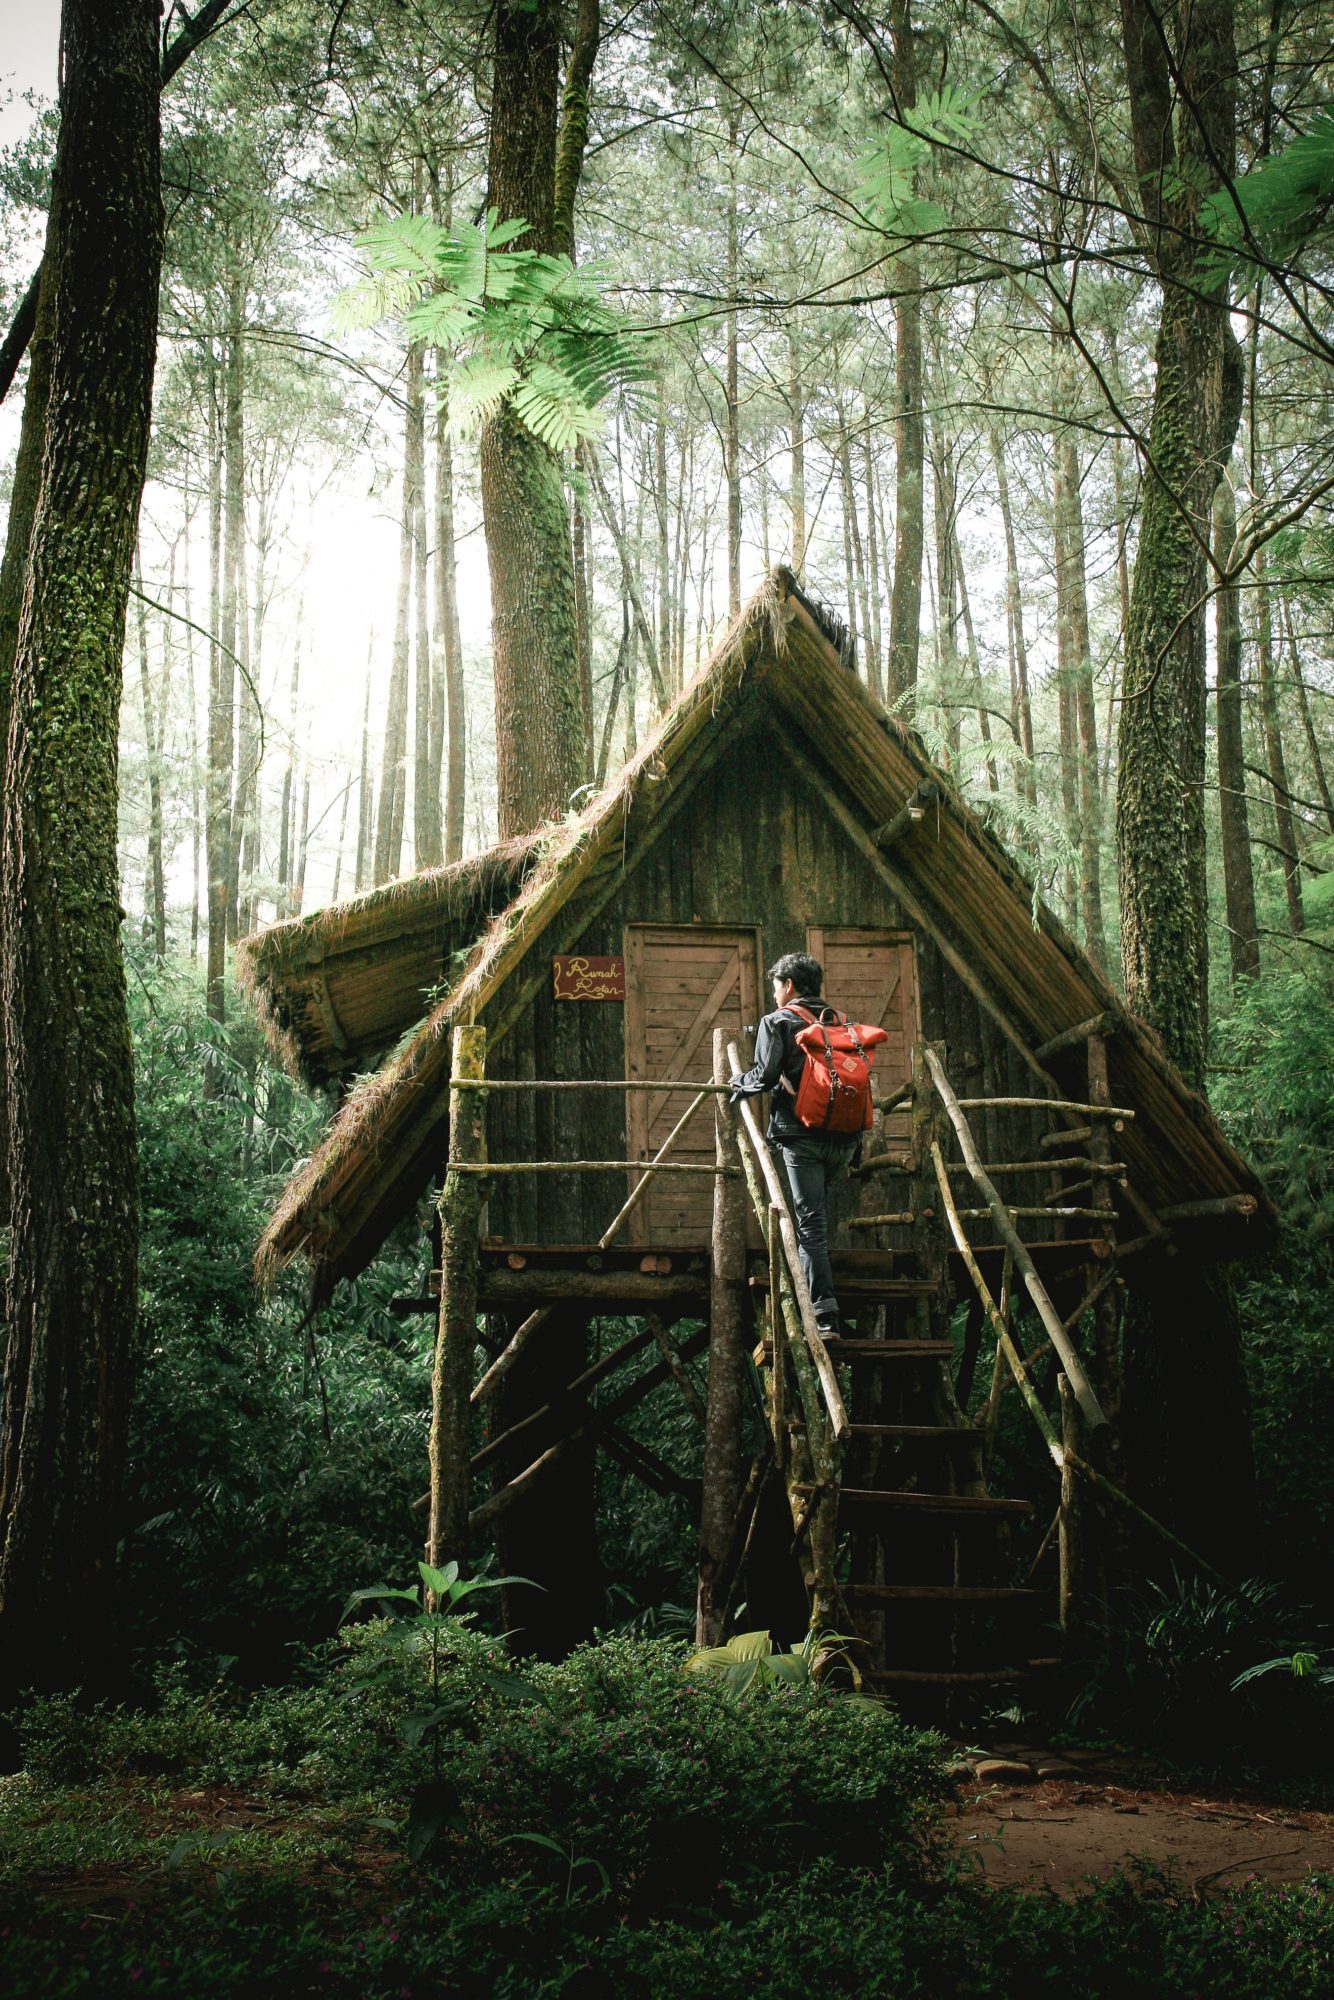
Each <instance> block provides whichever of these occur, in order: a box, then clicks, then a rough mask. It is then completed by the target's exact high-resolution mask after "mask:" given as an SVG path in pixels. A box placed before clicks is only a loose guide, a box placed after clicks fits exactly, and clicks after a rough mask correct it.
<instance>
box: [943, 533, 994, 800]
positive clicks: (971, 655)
mask: <svg viewBox="0 0 1334 2000" xmlns="http://www.w3.org/2000/svg"><path fill="white" fill-rule="evenodd" d="M954 575H955V579H956V581H957V583H958V586H959V609H960V611H961V613H962V614H963V630H964V637H965V639H966V640H967V642H968V677H969V679H970V680H971V682H972V684H973V700H974V701H975V702H976V703H977V729H978V734H979V735H980V737H981V738H982V741H983V742H984V743H985V744H986V746H987V784H988V786H989V788H990V789H991V790H992V791H993V792H998V791H999V790H1000V773H999V772H998V771H997V769H996V759H995V758H994V757H993V756H992V754H991V717H990V716H989V715H988V713H987V692H986V688H985V687H984V686H983V682H982V655H981V653H980V652H979V650H978V644H977V633H976V632H975V631H974V629H973V607H972V604H971V603H970V601H969V597H968V579H967V577H966V576H965V575H964V570H963V550H962V549H961V548H960V546H959V530H958V527H957V525H956V527H955V530H954Z"/></svg>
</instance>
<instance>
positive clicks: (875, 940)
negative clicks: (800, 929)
mask: <svg viewBox="0 0 1334 2000" xmlns="http://www.w3.org/2000/svg"><path fill="white" fill-rule="evenodd" d="M806 949H807V950H808V951H809V952H810V954H811V956H812V958H817V959H818V960H819V961H820V963H821V965H822V966H823V967H824V990H825V996H826V998H827V999H828V1000H829V1002H830V1004H831V1005H832V1006H834V1007H837V1008H839V1009H840V1011H841V1012H842V1013H844V1014H850V1015H851V1016H852V1018H853V1020H854V1021H866V1022H868V1023H869V1024H870V1026H872V1027H876V1028H883V1029H884V1030H885V1032H886V1034H887V1035H888V1037H889V1039H888V1041H885V1042H881V1043H880V1045H879V1047H878V1048H877V1049H876V1052H875V1094H876V1096H877V1097H888V1096H889V1094H890V1092H891V1091H893V1090H895V1089H897V1087H898V1086H899V1084H901V1083H905V1082H906V1081H907V1079H908V1076H909V1074H910V1072H911V1069H912V1047H913V1043H914V1041H916V1039H917V1037H918V1035H919V1034H920V1032H921V1025H920V1015H919V1009H918V1000H917V974H916V966H915V962H914V959H913V946H912V934H911V933H910V932H907V931H869V930H849V929H844V928H838V929H835V928H831V927H829V926H825V927H822V928H819V929H811V930H808V931H807V933H806ZM883 1136H884V1141H885V1144H886V1145H887V1146H888V1147H889V1149H890V1150H891V1151H892V1152H899V1151H904V1152H906V1151H907V1149H908V1147H909V1145H910V1144H911V1140H912V1111H911V1107H910V1106H909V1105H904V1107H903V1108H902V1109H901V1110H899V1111H893V1112H891V1113H890V1115H889V1117H888V1118H886V1119H885V1120H884V1135H883Z"/></svg>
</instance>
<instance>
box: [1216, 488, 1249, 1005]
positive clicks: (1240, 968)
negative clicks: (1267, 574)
mask: <svg viewBox="0 0 1334 2000" xmlns="http://www.w3.org/2000/svg"><path fill="white" fill-rule="evenodd" d="M1236 539H1237V508H1236V502H1235V501H1234V500H1233V497H1232V487H1231V485H1230V484H1229V482H1228V481H1227V479H1226V478H1223V479H1220V480H1219V482H1218V491H1217V492H1216V493H1215V495H1214V561H1215V562H1216V564H1217V565H1218V568H1219V569H1220V570H1224V571H1225V570H1226V569H1227V568H1228V566H1229V565H1230V563H1231V561H1232V549H1233V544H1234V543H1235V541H1236ZM1238 595H1239V593H1238V591H1237V588H1236V585H1235V584H1228V585H1227V586H1226V587H1225V588H1224V589H1222V590H1220V591H1219V593H1218V596H1217V598H1216V599H1215V605H1216V612H1215V617H1216V625H1215V632H1216V653H1217V660H1218V685H1217V690H1216V694H1215V712H1214V720H1215V725H1216V735H1217V739H1218V817H1219V825H1220V828H1221V831H1222V848H1223V895H1224V900H1225V902H1226V905H1227V941H1228V954H1229V958H1230V960H1231V965H1232V983H1233V985H1234V986H1236V985H1237V984H1238V983H1239V982H1240V981H1241V980H1243V979H1254V978H1255V976H1256V974H1257V973H1258V972H1259V970H1260V939H1259V936H1258V934H1257V931H1256V918H1255V875H1254V871H1253V869H1252V866H1251V829H1250V820H1249V811H1248V807H1247V803H1246V752H1245V749H1244V747H1243V744H1242V733H1241V607H1240V604H1239V602H1238Z"/></svg>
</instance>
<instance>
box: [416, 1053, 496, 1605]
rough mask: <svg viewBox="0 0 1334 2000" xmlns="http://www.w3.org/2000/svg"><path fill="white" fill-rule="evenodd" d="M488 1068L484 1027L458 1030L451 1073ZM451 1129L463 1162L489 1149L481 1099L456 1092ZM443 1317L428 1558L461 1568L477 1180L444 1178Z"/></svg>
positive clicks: (435, 1379) (435, 1383)
mask: <svg viewBox="0 0 1334 2000" xmlns="http://www.w3.org/2000/svg"><path fill="white" fill-rule="evenodd" d="M485 1067H486V1029H485V1028H483V1027H481V1026H473V1027H459V1028H455V1030H454V1045H453V1050H452V1056H451V1069H450V1075H451V1079H453V1078H467V1077H476V1076H480V1075H481V1074H482V1071H483V1070H484V1069H485ZM449 1131H450V1141H451V1145H452V1148H453V1149H454V1151H455V1152H456V1154H457V1155H458V1157H459V1158H460V1159H461V1160H463V1161H464V1162H467V1163H469V1164H476V1163H477V1162H478V1161H480V1160H481V1159H482V1158H483V1156H484V1155H485V1152H486V1113H485V1107H484V1103H483V1100H482V1099H481V1098H479V1097H474V1098H472V1099H467V1098H465V1097H464V1096H463V1094H462V1093H461V1092H460V1091H457V1090H453V1089H451V1091H450V1104H449ZM439 1212H440V1315H439V1319H438V1320H437V1322H436V1340H435V1360H434V1364H433V1366H432V1370H431V1436H430V1461H431V1518H430V1525H429V1528H428V1531H427V1537H426V1560H427V1562H428V1563H429V1564H430V1565H431V1567H432V1568H433V1569H442V1568H443V1567H444V1565H445V1564H446V1563H447V1562H450V1561H454V1562H457V1563H458V1564H459V1565H460V1567H462V1566H463V1565H464V1564H465V1563H466V1561H467V1556H468V1481H469V1464H470V1458H471V1453H470V1450H469V1444H468V1410H469V1399H468V1389H469V1384H470V1383H471V1381H472V1370H473V1354H474V1351H475V1349H476V1346H477V1239H478V1234H479V1225H480V1222H481V1213H482V1186H481V1183H480V1181H478V1180H476V1179H475V1178H471V1177H467V1176H463V1175H460V1174H458V1173H457V1172H455V1173H449V1174H446V1176H445V1184H444V1187H443V1188H442V1189H441V1191H440V1203H439Z"/></svg>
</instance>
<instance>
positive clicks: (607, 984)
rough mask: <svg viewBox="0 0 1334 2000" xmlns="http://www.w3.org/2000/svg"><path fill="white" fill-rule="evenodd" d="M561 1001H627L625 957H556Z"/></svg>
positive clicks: (554, 968)
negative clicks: (625, 999)
mask: <svg viewBox="0 0 1334 2000" xmlns="http://www.w3.org/2000/svg"><path fill="white" fill-rule="evenodd" d="M551 971H552V976H553V978H554V980H555V984H556V998H557V999H558V1000H624V998H625V960H624V959H623V958H584V957H570V958H553V959H552V961H551Z"/></svg>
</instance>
